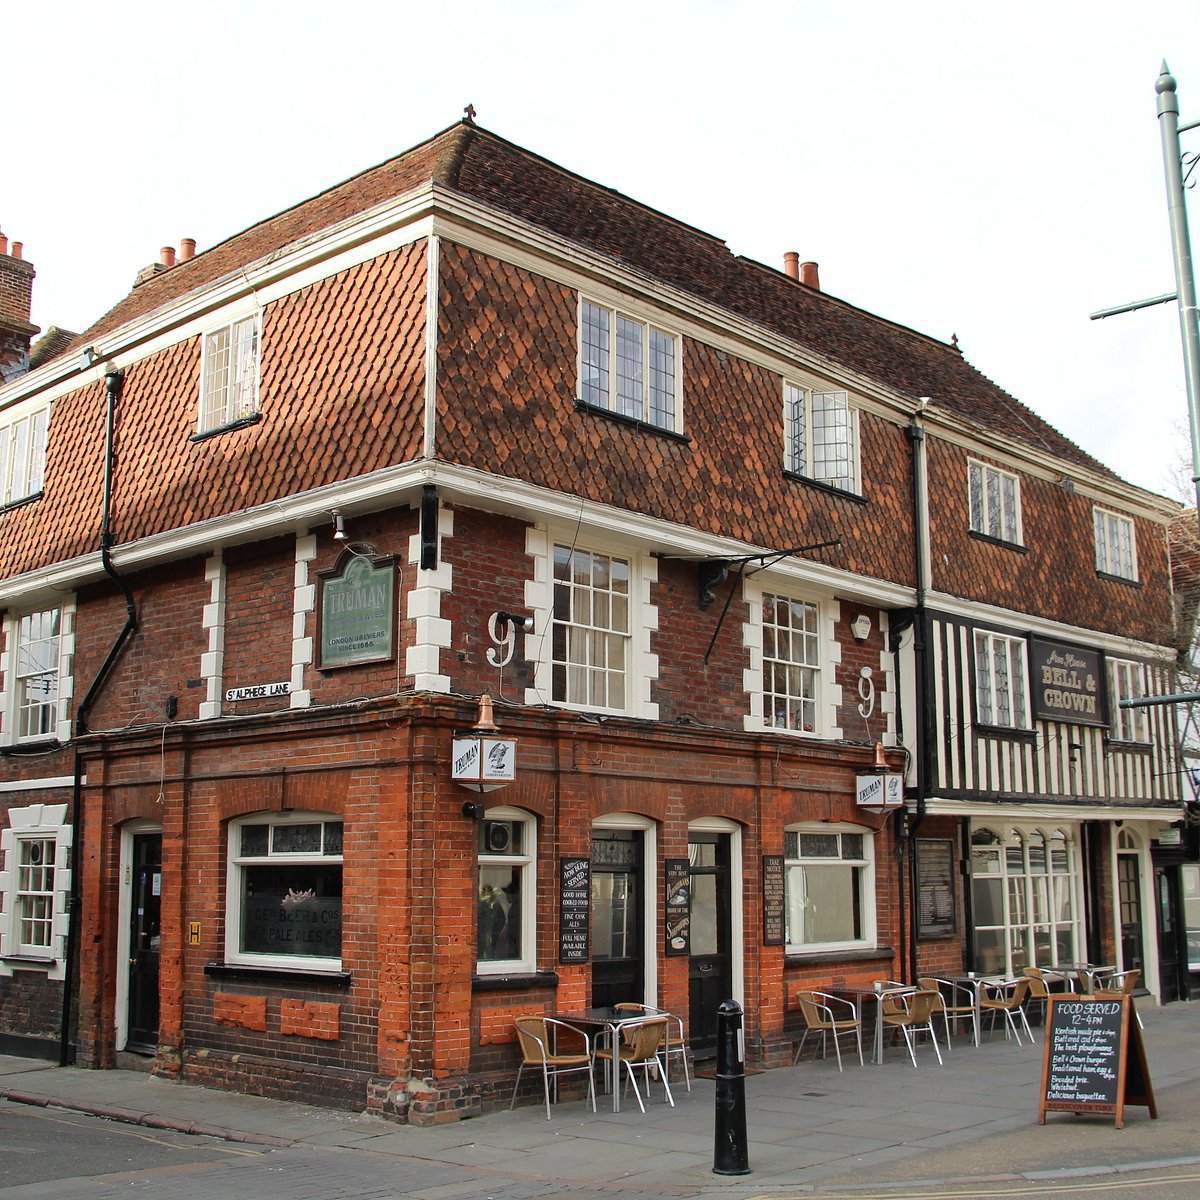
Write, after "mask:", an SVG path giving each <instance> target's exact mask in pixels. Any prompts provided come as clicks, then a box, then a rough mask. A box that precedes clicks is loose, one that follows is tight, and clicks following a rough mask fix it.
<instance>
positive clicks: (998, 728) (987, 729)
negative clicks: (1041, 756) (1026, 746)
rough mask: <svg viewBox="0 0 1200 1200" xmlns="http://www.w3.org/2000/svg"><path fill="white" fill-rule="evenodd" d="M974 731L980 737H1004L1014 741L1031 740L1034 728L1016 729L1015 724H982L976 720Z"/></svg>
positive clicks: (1034, 734) (1034, 735)
mask: <svg viewBox="0 0 1200 1200" xmlns="http://www.w3.org/2000/svg"><path fill="white" fill-rule="evenodd" d="M975 732H976V733H978V734H979V735H980V736H982V737H993V738H1005V739H1008V740H1010V741H1014V742H1032V741H1033V740H1034V739H1035V738H1036V737H1037V730H1036V729H1018V728H1017V727H1016V726H1015V725H982V724H980V723H978V722H976V725H975Z"/></svg>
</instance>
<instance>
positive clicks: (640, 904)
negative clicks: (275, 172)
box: [591, 828, 646, 1008]
mask: <svg viewBox="0 0 1200 1200" xmlns="http://www.w3.org/2000/svg"><path fill="white" fill-rule="evenodd" d="M644 842H645V836H644V834H643V831H642V830H640V829H601V828H595V829H593V830H592V913H591V920H592V1004H593V1005H595V1006H596V1007H597V1008H608V1007H610V1006H611V1005H613V1004H622V1003H627V1002H632V1003H637V1004H641V1003H644V1001H645V975H646V971H645V949H644V938H643V930H644V927H645V903H646V901H645V894H644V892H645V889H644V887H643V869H642V863H643V859H644V855H645V847H644Z"/></svg>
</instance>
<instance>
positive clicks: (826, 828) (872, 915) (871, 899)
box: [783, 821, 879, 956]
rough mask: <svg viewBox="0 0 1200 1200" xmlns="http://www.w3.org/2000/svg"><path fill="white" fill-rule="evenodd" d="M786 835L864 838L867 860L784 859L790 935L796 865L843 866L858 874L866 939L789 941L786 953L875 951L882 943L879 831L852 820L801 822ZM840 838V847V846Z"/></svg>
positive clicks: (863, 937)
mask: <svg viewBox="0 0 1200 1200" xmlns="http://www.w3.org/2000/svg"><path fill="white" fill-rule="evenodd" d="M784 832H785V833H795V834H796V835H797V843H798V842H799V839H800V836H801V835H803V834H813V833H815V834H843V833H850V834H856V835H860V836H861V837H862V839H863V857H862V858H861V859H846V858H842V857H840V856H839V857H838V858H828V859H818V858H813V859H806V858H804V857H803V855H799V854H798V855H797V857H795V858H787V857H785V858H784V862H783V879H784V904H785V912H786V913H787V932H788V935H789V937H790V936H791V934H792V925H793V922H792V895H791V887H792V871H791V869H790V868H792V867H794V866H802V865H803V864H804V863H806V862H808V863H814V864H821V863H840V864H844V865H846V866H847V867H849V868H854V869H856V870H857V872H858V889H859V896H858V903H859V912H860V914H861V917H862V936H861V937H859V938H849V939H844V940H842V941H835V942H793V941H788V943H787V945H786V952H787V953H788V954H789V955H799V956H804V955H814V954H829V953H836V952H840V951H844V950H872V949H874V948H875V947H876V945H877V941H878V937H879V934H878V923H877V915H876V911H875V910H876V906H877V905H876V896H875V831H874V830H873V829H871V828H869V827H868V826H866V825H855V824H853V823H851V822H848V821H801V822H797V823H795V824H792V825H787V826H785V827H784ZM840 844H841V843H840V839H839V846H840Z"/></svg>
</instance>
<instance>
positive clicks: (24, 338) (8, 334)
mask: <svg viewBox="0 0 1200 1200" xmlns="http://www.w3.org/2000/svg"><path fill="white" fill-rule="evenodd" d="M23 250H24V246H23V245H22V244H21V243H20V242H13V243H12V250H11V253H10V251H9V244H8V239H7V238H6V237H5V236H4V235H3V234H2V233H0V380H3V381H4V382H6V383H7V382H8V381H9V380H10V379H16V378H17V376H18V375H23V374H25V372H26V371H27V370H29V343H30V341H31V339H32V338H33V335H34V334H35V333H39V332H40V330H39V328H38V326H36V325H33V324H31V323H30V320H29V314H30V312H31V311H32V309H33V277H34V274H35V272H34V269H33V266H32V265H31V264H30V263H27V262H26V261H25V260H24V259H23V258H22V257H21V254H22V251H23Z"/></svg>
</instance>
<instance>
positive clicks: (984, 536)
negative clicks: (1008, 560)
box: [967, 529, 1029, 554]
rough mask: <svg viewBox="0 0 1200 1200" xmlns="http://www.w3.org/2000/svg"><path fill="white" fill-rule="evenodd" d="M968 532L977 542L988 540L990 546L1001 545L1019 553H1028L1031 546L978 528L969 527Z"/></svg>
mask: <svg viewBox="0 0 1200 1200" xmlns="http://www.w3.org/2000/svg"><path fill="white" fill-rule="evenodd" d="M967 533H968V535H969V536H971V537H973V538H974V539H975V540H976V541H977V542H986V543H987V544H988V545H989V546H999V547H1000V549H1001V550H1012V551H1014V552H1015V553H1017V554H1028V553H1029V547H1028V546H1022V545H1021V543H1020V542H1010V541H1009V540H1008V539H1007V538H998V537H992V535H991V534H990V533H980V531H979V530H978V529H968V530H967Z"/></svg>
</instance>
